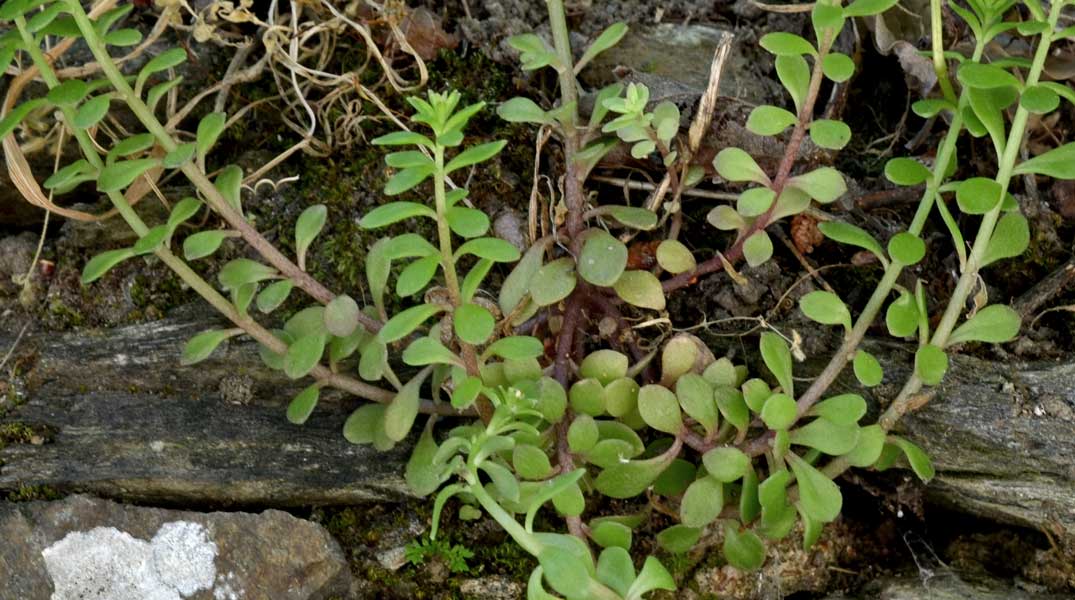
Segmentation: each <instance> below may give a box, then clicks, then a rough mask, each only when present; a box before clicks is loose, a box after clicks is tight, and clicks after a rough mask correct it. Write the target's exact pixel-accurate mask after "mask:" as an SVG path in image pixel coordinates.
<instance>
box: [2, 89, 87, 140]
mask: <svg viewBox="0 0 1075 600" xmlns="http://www.w3.org/2000/svg"><path fill="white" fill-rule="evenodd" d="M91 102H92V101H91ZM104 102H105V111H106V112H107V111H108V98H107V97H106V98H105V99H104ZM47 104H48V103H47V102H46V101H45V99H44V98H34V99H32V100H27V101H26V102H23V103H22V104H19V105H18V106H16V107H15V108H13V109H11V112H9V113H8V114H7V115H6V116H5V117H4V118H3V119H2V120H0V137H7V135H8V134H9V133H11V132H12V131H14V130H15V128H16V127H18V125H19V123H21V122H22V120H23V119H25V118H26V116H27V115H29V114H30V113H31V112H32V111H34V110H36V109H38V108H41V107H42V106H45V105H47ZM83 106H85V105H83Z"/></svg>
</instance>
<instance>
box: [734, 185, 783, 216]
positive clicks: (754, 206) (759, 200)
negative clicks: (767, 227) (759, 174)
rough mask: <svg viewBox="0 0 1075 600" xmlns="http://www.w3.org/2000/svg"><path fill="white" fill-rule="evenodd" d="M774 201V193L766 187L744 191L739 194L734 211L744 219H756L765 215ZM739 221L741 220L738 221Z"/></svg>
mask: <svg viewBox="0 0 1075 600" xmlns="http://www.w3.org/2000/svg"><path fill="white" fill-rule="evenodd" d="M774 200H776V192H774V191H773V190H771V189H769V188H766V187H757V188H750V189H748V190H744V191H743V193H741V194H739V199H738V200H737V201H736V203H735V210H736V212H738V213H739V214H740V215H742V216H744V217H757V216H759V215H763V214H765V213H766V212H767V211H768V210H769V208H770V207H772V205H773V201H774ZM740 220H741V219H740Z"/></svg>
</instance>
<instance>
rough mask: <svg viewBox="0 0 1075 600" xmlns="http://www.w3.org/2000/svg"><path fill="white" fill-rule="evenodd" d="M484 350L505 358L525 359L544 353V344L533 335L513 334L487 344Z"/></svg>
mask: <svg viewBox="0 0 1075 600" xmlns="http://www.w3.org/2000/svg"><path fill="white" fill-rule="evenodd" d="M486 352H487V353H489V354H492V355H494V356H499V357H500V358H503V359H505V360H525V359H528V358H537V357H539V356H541V355H542V354H544V353H545V346H544V345H543V344H542V343H541V340H539V339H537V338H535V337H530V336H523V335H513V336H511V337H506V338H500V339H499V340H497V341H495V342H493V343H492V344H489V348H488V349H486Z"/></svg>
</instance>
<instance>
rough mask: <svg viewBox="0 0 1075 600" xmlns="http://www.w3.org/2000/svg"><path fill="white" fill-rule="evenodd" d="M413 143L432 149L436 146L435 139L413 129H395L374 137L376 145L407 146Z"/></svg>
mask: <svg viewBox="0 0 1075 600" xmlns="http://www.w3.org/2000/svg"><path fill="white" fill-rule="evenodd" d="M412 144H413V145H415V146H425V147H427V148H430V149H432V148H433V147H434V146H435V144H434V143H433V140H431V139H429V138H427V137H426V136H424V135H422V134H420V133H415V132H413V131H395V132H392V133H389V134H386V135H382V136H380V137H378V138H374V139H373V145H374V146H406V145H412Z"/></svg>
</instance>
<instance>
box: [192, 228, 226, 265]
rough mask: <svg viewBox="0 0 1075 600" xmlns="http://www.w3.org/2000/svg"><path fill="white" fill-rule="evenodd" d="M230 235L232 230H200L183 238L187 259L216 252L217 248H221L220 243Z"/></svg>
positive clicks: (202, 256)
mask: <svg viewBox="0 0 1075 600" xmlns="http://www.w3.org/2000/svg"><path fill="white" fill-rule="evenodd" d="M230 236H231V232H230V231H223V230H220V229H213V230H210V231H199V232H198V233H194V234H191V235H188V236H187V238H186V239H185V240H183V256H184V257H186V259H187V260H197V259H199V258H205V257H206V256H209V255H211V254H212V253H214V252H216V251H217V248H220V244H221V243H223V242H224V240H225V239H226V238H228V237H230Z"/></svg>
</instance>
